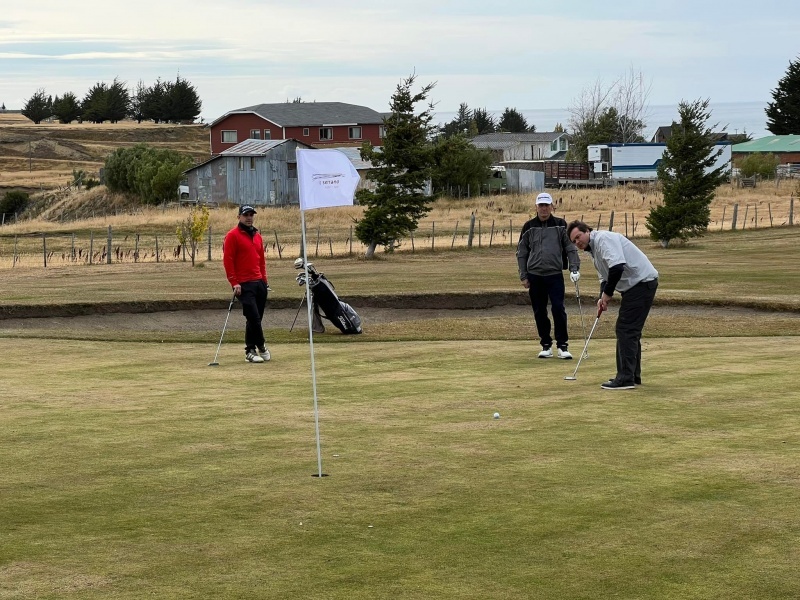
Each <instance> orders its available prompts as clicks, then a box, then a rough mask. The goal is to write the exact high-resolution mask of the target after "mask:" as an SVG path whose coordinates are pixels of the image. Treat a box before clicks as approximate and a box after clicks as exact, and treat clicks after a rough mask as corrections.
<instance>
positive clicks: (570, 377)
mask: <svg viewBox="0 0 800 600" xmlns="http://www.w3.org/2000/svg"><path fill="white" fill-rule="evenodd" d="M602 314H603V310H602V309H601V308H598V309H597V318H596V319H595V320H594V325H592V329H591V331H589V337H587V338H586V344H585V345H584V346H583V352H581V357H580V359H579V360H578V364H577V365H575V370H574V371H573V372H572V375H567V376H566V377H564V379H566V380H567V381H575V380H576V379H578V369H579V368H580V366H581V363H582V362H583V359H584V357H586V356H589V355H588V354H587V353H586V349H587V348H588V347H589V340H591V339H592V334H593V333H594V330H595V329H596V328H597V324H598V323H599V322H600V315H602Z"/></svg>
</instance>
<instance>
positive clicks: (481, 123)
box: [472, 108, 497, 135]
mask: <svg viewBox="0 0 800 600" xmlns="http://www.w3.org/2000/svg"><path fill="white" fill-rule="evenodd" d="M472 120H473V121H474V122H475V129H476V130H477V132H478V135H481V134H484V133H494V132H495V131H497V123H496V122H495V119H494V117H493V116H492V115H491V114H489V111H488V110H486V109H485V108H476V109H475V110H474V111H472Z"/></svg>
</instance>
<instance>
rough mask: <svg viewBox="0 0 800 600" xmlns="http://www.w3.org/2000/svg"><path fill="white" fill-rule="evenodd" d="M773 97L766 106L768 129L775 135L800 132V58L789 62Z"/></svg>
mask: <svg viewBox="0 0 800 600" xmlns="http://www.w3.org/2000/svg"><path fill="white" fill-rule="evenodd" d="M772 98H773V99H774V100H775V101H774V102H770V103H769V104H768V105H767V108H766V113H767V129H769V130H770V132H772V133H773V134H774V135H790V134H795V135H797V134H800V58H798V59H797V60H793V61H791V62H789V68H788V69H786V75H784V76H783V77H782V78H781V79H780V81H778V87H776V88H775V89H774V90H772Z"/></svg>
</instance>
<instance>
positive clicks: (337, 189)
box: [297, 149, 360, 210]
mask: <svg viewBox="0 0 800 600" xmlns="http://www.w3.org/2000/svg"><path fill="white" fill-rule="evenodd" d="M359 179H360V177H359V176H358V172H357V171H356V168H355V167H354V166H353V163H351V162H350V159H349V158H347V156H345V154H344V153H343V152H339V151H338V150H333V149H325V150H301V149H298V150H297V181H298V184H299V186H300V210H311V209H312V208H325V207H327V206H352V205H353V194H355V192H356V186H357V185H358V180H359Z"/></svg>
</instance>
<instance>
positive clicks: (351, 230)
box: [347, 225, 414, 256]
mask: <svg viewBox="0 0 800 600" xmlns="http://www.w3.org/2000/svg"><path fill="white" fill-rule="evenodd" d="M348 239H349V240H350V250H349V251H348V252H347V254H348V256H353V226H352V225H350V237H349V238H348ZM411 249H412V250H413V249H414V236H413V233H412V236H411Z"/></svg>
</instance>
